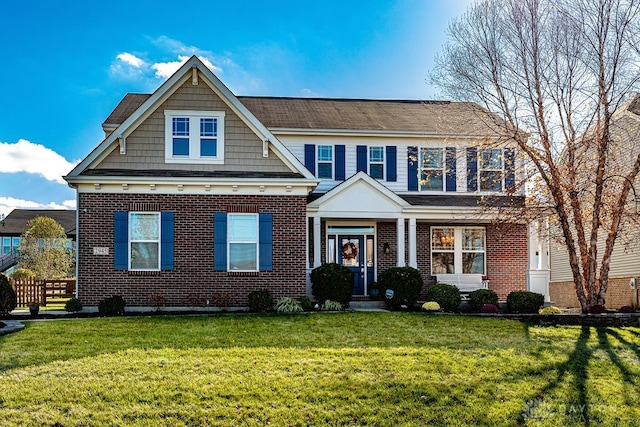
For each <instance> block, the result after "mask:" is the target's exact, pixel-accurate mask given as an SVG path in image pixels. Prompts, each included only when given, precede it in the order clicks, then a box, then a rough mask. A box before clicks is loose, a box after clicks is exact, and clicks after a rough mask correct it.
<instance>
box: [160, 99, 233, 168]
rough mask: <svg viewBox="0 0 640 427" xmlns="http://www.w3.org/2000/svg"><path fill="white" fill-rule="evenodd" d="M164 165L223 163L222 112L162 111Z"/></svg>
mask: <svg viewBox="0 0 640 427" xmlns="http://www.w3.org/2000/svg"><path fill="white" fill-rule="evenodd" d="M164 114H165V162H166V163H200V164H205V163H210V164H221V163H223V161H224V115H225V113H224V111H180V110H175V111H165V112H164Z"/></svg>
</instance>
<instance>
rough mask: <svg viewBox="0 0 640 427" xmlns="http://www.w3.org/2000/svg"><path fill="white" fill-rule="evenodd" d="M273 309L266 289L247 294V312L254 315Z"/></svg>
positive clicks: (269, 294) (271, 300)
mask: <svg viewBox="0 0 640 427" xmlns="http://www.w3.org/2000/svg"><path fill="white" fill-rule="evenodd" d="M272 308H273V297H272V296H271V292H269V291H268V290H266V289H261V290H259V291H252V292H249V310H251V311H254V312H256V313H263V312H265V311H270V310H271V309H272Z"/></svg>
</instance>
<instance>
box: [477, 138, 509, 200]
mask: <svg viewBox="0 0 640 427" xmlns="http://www.w3.org/2000/svg"><path fill="white" fill-rule="evenodd" d="M478 163H479V164H478V177H479V179H480V191H502V188H503V187H502V181H503V175H504V156H503V154H502V149H500V148H491V149H485V150H482V151H480V155H479V156H478Z"/></svg>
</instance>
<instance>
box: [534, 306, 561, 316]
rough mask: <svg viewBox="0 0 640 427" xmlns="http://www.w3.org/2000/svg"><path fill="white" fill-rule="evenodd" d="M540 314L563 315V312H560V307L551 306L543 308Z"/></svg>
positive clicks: (539, 311)
mask: <svg viewBox="0 0 640 427" xmlns="http://www.w3.org/2000/svg"><path fill="white" fill-rule="evenodd" d="M538 313H539V314H561V313H562V310H560V309H559V308H558V307H554V306H552V305H550V306H549V307H544V308H541V309H540V310H538Z"/></svg>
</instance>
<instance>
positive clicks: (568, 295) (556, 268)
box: [549, 95, 640, 309]
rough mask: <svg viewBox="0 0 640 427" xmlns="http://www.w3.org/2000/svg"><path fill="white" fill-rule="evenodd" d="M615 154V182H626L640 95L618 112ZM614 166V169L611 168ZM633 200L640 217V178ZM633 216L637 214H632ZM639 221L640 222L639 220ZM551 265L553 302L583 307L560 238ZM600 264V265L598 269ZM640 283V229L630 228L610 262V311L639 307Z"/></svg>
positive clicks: (638, 145)
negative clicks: (639, 288)
mask: <svg viewBox="0 0 640 427" xmlns="http://www.w3.org/2000/svg"><path fill="white" fill-rule="evenodd" d="M611 129H612V134H613V135H614V137H613V138H612V141H611V144H612V145H613V147H614V148H613V149H612V153H611V154H610V158H609V160H610V161H611V162H613V163H614V164H615V165H616V166H618V167H620V168H621V169H620V170H613V171H612V170H611V169H609V170H608V173H609V174H612V175H610V176H611V177H613V178H612V179H624V177H622V175H626V174H627V173H628V170H629V169H627V170H625V169H624V168H625V167H627V168H628V167H629V162H630V161H633V160H634V159H635V157H636V156H637V153H638V152H640V140H639V138H638V136H640V130H639V129H640V95H635V96H633V97H632V98H631V99H629V101H627V102H626V103H625V104H623V105H622V106H621V107H620V108H618V109H617V111H616V112H615V114H614V116H613V120H612V126H611ZM609 167H610V166H609ZM631 196H632V197H630V200H631V198H633V196H635V201H630V203H632V204H634V206H631V207H630V211H631V212H634V211H635V217H636V218H637V217H638V211H639V209H640V197H639V196H640V179H637V180H636V185H635V186H634V191H633V192H632V195H631ZM632 215H633V214H632ZM636 221H637V219H636ZM601 231H602V233H601V235H599V236H598V257H599V258H600V259H601V258H602V255H601V254H602V253H603V252H604V249H605V242H606V234H605V232H604V230H601ZM549 265H550V269H551V274H550V283H549V291H550V298H551V301H552V302H553V303H554V304H555V305H557V306H560V307H573V308H580V303H579V301H578V298H577V296H576V291H575V286H574V283H573V275H572V273H571V267H570V265H569V255H568V253H567V249H566V246H565V245H564V244H561V243H560V242H559V241H557V239H555V240H554V239H551V242H550V250H549ZM599 269H600V265H598V270H599ZM639 280H640V229H638V227H637V226H636V227H635V228H634V227H633V226H626V227H624V229H623V230H622V232H621V233H620V236H619V237H618V239H617V240H616V244H615V246H614V249H613V253H612V255H611V259H610V271H609V285H608V288H607V296H606V301H605V305H606V307H607V308H611V309H617V308H620V307H622V306H624V305H630V304H635V305H638V285H637V283H638V281H639Z"/></svg>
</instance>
